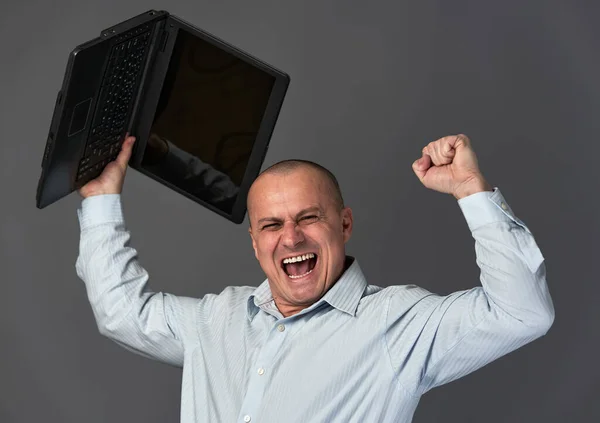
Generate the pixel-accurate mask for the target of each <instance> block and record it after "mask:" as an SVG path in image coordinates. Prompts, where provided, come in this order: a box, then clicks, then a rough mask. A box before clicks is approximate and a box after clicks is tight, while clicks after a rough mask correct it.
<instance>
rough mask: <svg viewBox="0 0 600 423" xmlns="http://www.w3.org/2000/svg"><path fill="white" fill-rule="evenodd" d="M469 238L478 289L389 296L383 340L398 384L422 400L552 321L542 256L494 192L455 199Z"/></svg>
mask: <svg viewBox="0 0 600 423" xmlns="http://www.w3.org/2000/svg"><path fill="white" fill-rule="evenodd" d="M458 204H459V206H460V208H461V210H462V212H463V214H464V217H465V219H466V221H467V225H468V227H469V229H470V230H471V233H472V236H473V238H474V240H475V255H476V262H477V265H478V266H479V268H480V281H481V286H478V287H474V288H472V289H470V290H466V291H460V292H455V293H452V294H450V295H447V296H440V295H436V294H433V293H430V292H428V291H426V290H424V289H421V288H419V289H420V290H421V291H422V292H421V295H420V297H419V298H420V299H419V300H418V301H416V303H414V304H412V305H411V306H410V307H408V306H407V304H406V298H405V297H404V296H403V295H401V292H402V291H400V290H398V291H395V292H396V294H394V295H392V296H391V297H390V301H389V303H388V304H389V308H388V310H387V317H386V332H387V333H386V339H387V342H388V351H389V353H390V356H391V359H392V365H393V367H394V368H395V370H396V371H397V372H398V373H400V380H404V381H405V383H406V384H407V385H410V386H412V388H414V390H416V394H417V395H422V394H424V393H425V392H427V391H428V390H430V389H432V388H434V387H436V386H440V385H443V384H446V383H448V382H451V381H453V380H456V379H458V378H460V377H463V376H465V375H467V374H469V373H471V372H473V371H475V370H477V369H479V368H481V367H483V366H485V365H486V364H488V363H490V362H492V361H493V360H495V359H497V358H499V357H501V356H503V355H506V354H508V353H510V352H512V351H514V350H516V349H517V348H520V347H521V346H523V345H525V344H527V343H529V342H531V341H533V340H535V339H536V338H539V337H541V336H543V335H544V334H545V333H546V332H547V331H548V330H549V328H550V327H551V325H552V323H553V321H554V307H553V303H552V300H551V297H550V294H549V291H548V286H547V283H546V269H545V264H544V257H543V256H542V253H541V251H540V249H539V248H538V246H537V244H536V241H535V239H534V237H533V235H532V233H531V231H530V230H529V228H528V227H527V226H526V225H525V223H524V222H523V221H521V220H520V219H519V218H517V217H516V216H515V214H514V213H513V211H512V209H511V208H510V207H509V206H508V204H507V202H506V201H505V199H504V197H503V196H502V194H501V193H500V191H499V190H498V189H497V188H496V189H494V191H493V192H480V193H476V194H473V195H470V196H468V197H465V198H463V199H461V200H459V201H458Z"/></svg>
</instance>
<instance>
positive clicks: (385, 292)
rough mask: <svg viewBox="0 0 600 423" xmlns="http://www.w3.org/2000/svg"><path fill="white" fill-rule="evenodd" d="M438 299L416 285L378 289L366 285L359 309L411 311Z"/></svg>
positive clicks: (435, 295)
mask: <svg viewBox="0 0 600 423" xmlns="http://www.w3.org/2000/svg"><path fill="white" fill-rule="evenodd" d="M438 299H439V296H438V295H437V294H434V293H432V292H431V291H428V290H427V289H425V288H422V287H420V286H418V285H414V284H408V285H392V286H388V287H380V286H376V285H368V286H367V287H366V289H365V292H364V295H363V297H362V298H361V300H360V303H359V307H366V308H368V307H377V308H379V307H385V308H386V309H387V307H389V306H390V304H393V305H394V307H396V308H397V307H401V308H405V309H411V308H414V307H418V308H426V307H429V306H430V305H431V303H433V302H436V301H437V300H438Z"/></svg>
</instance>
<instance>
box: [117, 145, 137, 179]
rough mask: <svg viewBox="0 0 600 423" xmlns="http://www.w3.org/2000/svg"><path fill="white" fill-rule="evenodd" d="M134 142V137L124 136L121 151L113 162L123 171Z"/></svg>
mask: <svg viewBox="0 0 600 423" xmlns="http://www.w3.org/2000/svg"><path fill="white" fill-rule="evenodd" d="M134 142H135V137H131V136H128V137H127V138H125V141H123V146H122V147H121V151H120V152H119V155H118V156H117V158H116V159H115V162H116V163H117V164H118V165H119V167H120V168H121V169H123V170H124V171H125V170H126V169H127V163H129V159H130V158H131V151H132V150H133V143H134Z"/></svg>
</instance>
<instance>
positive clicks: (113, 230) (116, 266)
mask: <svg viewBox="0 0 600 423" xmlns="http://www.w3.org/2000/svg"><path fill="white" fill-rule="evenodd" d="M77 214H78V218H79V224H80V230H81V237H80V245H79V256H78V257H77V261H76V270H77V275H78V276H79V277H80V278H81V279H82V280H83V282H84V283H85V286H86V290H87V295H88V299H89V302H90V305H91V307H92V310H93V313H94V317H95V319H96V323H97V325H98V329H99V331H100V333H101V334H103V335H105V336H107V337H108V338H110V339H112V340H113V341H115V342H116V343H117V344H119V345H121V346H123V347H124V348H126V349H128V350H130V351H133V352H135V353H138V354H140V355H142V356H145V357H147V358H151V359H155V360H158V361H161V362H165V363H168V364H171V365H173V366H177V367H181V366H183V354H184V348H185V338H186V333H187V331H189V330H190V329H191V328H193V327H194V309H195V307H196V304H197V302H198V300H197V299H192V298H185V297H177V296H174V295H170V294H165V293H161V292H153V291H151V290H150V288H149V287H148V279H149V277H148V272H147V271H146V270H145V269H144V268H143V267H142V266H141V265H140V263H139V261H138V257H137V251H136V250H135V249H134V248H132V247H131V246H129V241H130V233H129V232H128V230H127V229H126V227H125V222H124V218H123V210H122V206H121V197H120V195H118V194H114V195H98V196H93V197H88V198H86V199H84V200H83V201H82V203H81V207H80V208H79V209H78V210H77Z"/></svg>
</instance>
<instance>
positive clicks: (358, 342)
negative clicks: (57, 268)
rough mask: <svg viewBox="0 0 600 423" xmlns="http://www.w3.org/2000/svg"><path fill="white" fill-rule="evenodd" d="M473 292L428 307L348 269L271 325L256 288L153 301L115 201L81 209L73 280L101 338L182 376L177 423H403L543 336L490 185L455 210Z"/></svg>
mask: <svg viewBox="0 0 600 423" xmlns="http://www.w3.org/2000/svg"><path fill="white" fill-rule="evenodd" d="M458 204H459V206H460V208H461V210H462V212H463V214H464V217H465V219H466V221H467V224H468V227H469V229H470V230H471V233H472V236H473V238H474V239H475V253H476V259H477V264H478V266H479V267H480V269H481V286H477V287H474V288H472V289H469V290H465V291H460V292H454V293H452V294H450V295H446V296H441V295H437V294H434V293H431V292H429V291H427V290H425V289H423V288H420V287H417V286H414V285H394V286H389V287H385V288H382V287H379V286H374V285H369V284H368V283H367V280H366V278H365V276H364V275H363V272H362V271H361V269H360V266H359V263H358V260H357V259H354V258H350V260H352V264H351V265H350V267H349V268H348V269H347V270H346V271H345V273H344V274H343V275H342V276H341V278H340V279H339V280H338V281H337V283H335V284H334V285H333V287H332V288H331V289H330V290H329V291H328V292H327V293H326V294H325V295H324V296H323V297H322V298H321V299H320V300H319V301H318V302H316V303H315V304H313V305H312V306H310V307H308V308H306V309H304V310H303V311H302V312H300V313H298V314H296V315H294V316H291V317H287V318H284V317H283V316H282V315H281V314H280V313H279V311H278V309H277V307H276V306H275V304H274V302H273V298H272V295H271V291H270V289H269V284H268V281H267V280H265V281H264V282H263V283H262V284H260V286H258V287H247V286H243V287H228V288H225V289H224V290H223V291H222V292H221V293H219V294H207V295H205V296H203V297H202V298H199V299H198V298H188V297H182V296H175V295H170V294H168V293H163V292H154V291H152V290H151V289H150V287H149V286H148V284H147V281H148V273H147V272H146V271H145V270H144V269H143V268H142V267H141V266H140V264H139V262H138V259H137V252H136V251H135V249H133V248H132V247H130V246H129V245H128V244H129V240H130V233H129V232H128V230H127V229H126V226H125V223H124V218H123V210H122V204H121V198H120V196H119V195H116V194H115V195H101V196H95V197H89V198H87V199H85V200H83V201H82V204H81V207H80V208H79V209H78V210H77V212H78V218H79V222H80V228H81V240H80V252H79V256H78V258H77V263H76V269H77V274H78V275H79V277H80V278H81V279H82V280H83V281H84V282H85V284H86V288H87V293H88V297H89V301H90V304H91V306H92V309H93V312H94V316H95V318H96V321H97V323H98V327H99V330H100V333H101V334H103V335H105V336H107V337H109V338H110V339H112V340H114V341H115V342H117V343H118V344H119V345H122V346H123V347H125V348H126V349H128V350H130V351H133V352H135V353H138V354H140V355H143V356H145V357H149V358H152V359H155V360H158V361H161V362H164V363H168V364H171V365H174V366H179V367H182V368H183V371H182V386H181V422H182V423H199V422H211V423H212V422H227V423H230V422H236V423H249V422H253V423H309V422H310V423H317V422H319V423H320V422H323V423H325V422H327V423H331V422H344V423H351V422H361V423H364V422H379V423H387V422H389V423H391V422H394V423H398V422H401V423H409V422H410V421H411V420H412V417H413V415H414V412H415V409H416V407H417V404H418V402H419V398H420V397H421V396H422V395H423V394H424V393H425V392H427V391H428V390H430V389H432V388H434V387H436V386H440V385H442V384H445V383H448V382H450V381H452V380H456V379H458V378H460V377H462V376H464V375H467V374H469V373H471V372H473V371H474V370H476V369H478V368H481V367H482V366H484V365H486V364H487V363H490V362H491V361H493V360H495V359H497V358H499V357H501V356H503V355H505V354H507V353H509V352H511V351H514V350H515V349H517V348H519V347H521V346H523V345H525V344H527V343H529V342H531V341H533V340H534V339H536V338H538V337H540V336H543V335H544V334H545V333H546V332H547V331H548V329H549V328H550V326H551V325H552V323H553V321H554V308H553V304H552V300H551V298H550V295H549V292H548V287H547V285H546V279H545V264H544V258H543V256H542V254H541V252H540V250H539V248H538V246H537V245H536V242H535V240H534V238H533V236H532V234H531V232H530V231H529V229H528V228H527V226H525V224H524V223H523V222H522V221H521V220H520V219H518V218H517V217H516V216H515V215H514V213H513V212H512V210H511V208H510V207H509V206H508V205H507V204H506V202H505V200H504V198H503V196H502V194H501V193H500V191H499V190H498V189H497V188H496V189H495V190H494V192H481V193H477V194H473V195H471V196H468V197H466V198H463V199H461V200H459V201H458Z"/></svg>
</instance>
